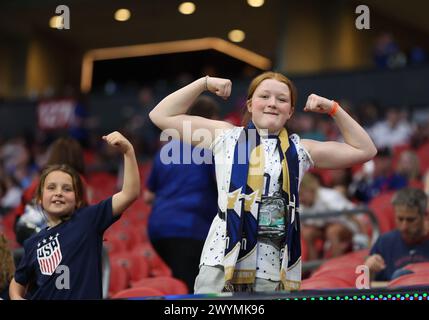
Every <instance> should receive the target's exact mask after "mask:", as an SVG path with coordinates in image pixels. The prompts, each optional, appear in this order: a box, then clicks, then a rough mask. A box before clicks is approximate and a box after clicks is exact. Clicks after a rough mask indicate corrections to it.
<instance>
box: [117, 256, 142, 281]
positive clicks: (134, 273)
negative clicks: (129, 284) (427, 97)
mask: <svg viewBox="0 0 429 320" xmlns="http://www.w3.org/2000/svg"><path fill="white" fill-rule="evenodd" d="M109 258H110V264H111V265H121V266H123V267H125V268H126V270H127V271H128V275H129V279H130V280H131V281H137V280H140V279H142V278H146V277H148V276H149V271H150V264H149V263H148V261H147V260H146V259H145V257H142V256H137V255H133V254H132V253H130V252H122V253H116V254H112V255H111V256H109Z"/></svg>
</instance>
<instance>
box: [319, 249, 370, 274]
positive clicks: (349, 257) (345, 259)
mask: <svg viewBox="0 0 429 320" xmlns="http://www.w3.org/2000/svg"><path fill="white" fill-rule="evenodd" d="M368 254H369V249H362V250H359V251H355V252H350V253H347V254H345V255H343V256H341V257H337V258H333V259H329V260H327V261H325V262H324V263H323V264H322V265H321V266H320V267H319V268H318V269H317V270H316V272H320V271H324V270H335V269H343V268H347V267H348V268H350V269H355V268H356V266H358V265H361V264H363V263H364V262H365V258H366V257H367V256H368Z"/></svg>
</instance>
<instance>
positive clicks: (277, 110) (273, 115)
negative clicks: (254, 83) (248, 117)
mask: <svg viewBox="0 0 429 320" xmlns="http://www.w3.org/2000/svg"><path fill="white" fill-rule="evenodd" d="M247 108H248V110H249V112H250V113H251V114H252V121H253V123H254V124H255V126H256V127H257V128H259V129H268V132H269V133H278V132H279V131H280V130H281V129H282V128H283V127H284V125H285V123H286V121H287V120H289V119H290V117H291V116H292V113H293V108H292V106H291V97H290V90H289V87H288V86H287V85H286V84H285V83H283V82H280V81H278V80H274V79H266V80H264V81H262V82H261V84H260V85H259V86H258V87H257V88H256V90H255V92H254V93H253V96H252V99H251V101H250V102H249V103H248V106H247Z"/></svg>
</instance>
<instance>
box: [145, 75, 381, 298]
mask: <svg viewBox="0 0 429 320" xmlns="http://www.w3.org/2000/svg"><path fill="white" fill-rule="evenodd" d="M205 90H208V91H210V92H212V93H215V94H216V95H218V96H220V97H223V98H225V99H226V98H227V97H228V96H229V95H230V93H231V81H230V80H227V79H221V78H214V77H208V76H206V77H204V78H200V79H198V80H196V81H194V82H192V83H191V84H189V85H187V86H185V87H184V88H181V89H179V90H178V91H176V92H174V93H172V94H170V95H169V96H167V97H166V98H165V99H163V100H162V101H161V102H160V103H159V104H158V105H157V106H156V107H155V108H154V110H152V112H151V113H150V115H149V116H150V117H151V119H152V121H153V122H154V123H155V124H156V125H157V126H158V127H160V128H161V129H163V130H164V129H170V132H171V129H175V130H176V132H177V133H178V134H180V137H181V138H182V139H183V140H185V141H186V142H188V143H193V144H197V145H198V146H200V147H204V146H205V147H209V148H211V149H212V151H213V155H214V161H215V167H216V179H217V187H218V194H219V196H218V215H217V216H216V217H215V219H214V221H213V223H212V225H211V228H210V231H209V234H208V237H207V239H206V242H205V245H204V249H203V252H202V256H201V261H200V272H199V275H198V277H197V279H196V281H195V293H211V292H212V293H217V292H221V291H272V290H275V289H277V290H280V289H298V288H299V286H300V282H301V247H300V244H301V240H300V222H299V211H298V210H299V198H298V188H299V183H300V181H301V178H302V176H303V174H304V173H305V171H307V170H308V169H309V168H310V167H311V166H315V167H318V168H326V169H336V168H345V167H350V166H352V165H354V164H356V163H362V162H366V161H368V160H369V159H371V158H373V157H374V156H375V154H376V152H377V151H376V148H375V146H374V144H373V143H372V141H371V139H370V137H369V136H368V134H367V133H366V132H365V130H364V129H363V128H362V127H361V126H360V125H359V124H358V123H357V122H356V121H355V120H353V118H352V117H350V116H349V115H348V114H347V113H346V112H345V111H344V110H343V109H342V108H341V107H340V106H339V105H338V104H337V103H336V102H334V101H332V100H328V99H326V98H323V97H320V96H317V95H315V94H311V95H310V96H309V97H308V100H307V103H306V106H305V108H304V111H312V112H318V113H324V114H328V115H330V116H331V117H332V118H333V119H334V120H335V122H336V123H337V125H338V127H339V129H340V131H341V133H342V135H343V137H344V143H340V142H333V141H332V142H331V141H330V142H318V141H314V140H308V139H303V140H300V138H299V137H298V136H297V135H295V134H294V135H291V136H288V133H287V130H286V129H285V124H286V122H287V121H288V120H289V119H290V118H291V116H292V114H293V112H294V110H295V103H296V93H295V88H294V86H293V84H292V82H291V81H290V80H289V79H288V78H286V77H285V76H283V75H282V74H279V73H274V72H265V73H263V74H261V75H259V76H257V77H256V78H255V79H253V81H252V82H251V84H250V87H249V90H248V95H247V110H246V112H247V113H246V115H245V117H244V119H245V127H234V126H233V125H231V124H229V123H227V122H223V121H215V120H210V119H205V118H201V117H193V116H189V115H186V111H187V109H188V108H189V106H190V105H191V104H192V102H193V101H194V100H195V99H196V98H197V97H198V96H199V95H200V94H201V93H202V92H203V91H205ZM189 132H191V133H192V134H189ZM204 132H205V133H206V135H205V136H204V135H203V133H204ZM193 134H194V135H193ZM207 134H210V136H211V137H212V139H211V141H210V139H208V138H207ZM193 136H198V137H203V139H202V141H200V140H201V139H198V140H193V139H192V137H193Z"/></svg>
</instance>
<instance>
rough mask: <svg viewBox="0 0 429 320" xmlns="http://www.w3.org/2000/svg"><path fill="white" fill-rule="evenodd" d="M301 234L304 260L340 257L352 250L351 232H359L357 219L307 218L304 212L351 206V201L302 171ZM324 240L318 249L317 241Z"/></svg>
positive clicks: (334, 209) (338, 209)
mask: <svg viewBox="0 0 429 320" xmlns="http://www.w3.org/2000/svg"><path fill="white" fill-rule="evenodd" d="M299 199H300V211H301V221H302V222H301V225H302V229H301V230H302V231H301V232H302V233H301V234H302V237H303V239H304V241H306V243H307V247H308V260H315V259H320V258H322V257H325V258H331V257H337V256H340V255H342V254H344V253H346V252H349V251H351V250H353V237H354V234H357V233H359V231H360V227H359V224H358V222H357V221H354V220H353V219H351V218H347V217H346V216H338V217H329V218H308V219H305V216H306V215H307V214H320V215H322V214H323V212H327V211H340V210H347V209H352V208H354V205H353V203H352V202H350V201H349V200H348V199H347V198H346V197H344V196H343V195H342V194H341V193H340V192H338V191H336V190H334V189H330V188H325V187H322V186H321V185H320V182H319V181H318V180H317V178H316V177H315V176H314V175H312V174H311V173H306V174H305V175H304V177H303V178H302V182H301V187H300V190H299ZM319 239H320V240H322V241H324V249H322V251H320V250H318V248H317V243H316V242H317V240H319Z"/></svg>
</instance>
